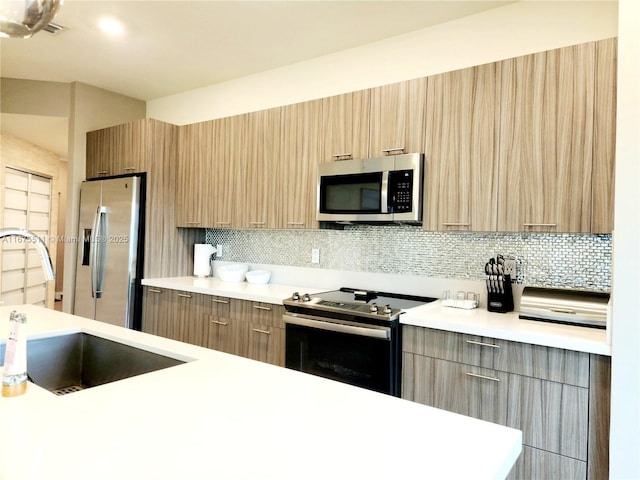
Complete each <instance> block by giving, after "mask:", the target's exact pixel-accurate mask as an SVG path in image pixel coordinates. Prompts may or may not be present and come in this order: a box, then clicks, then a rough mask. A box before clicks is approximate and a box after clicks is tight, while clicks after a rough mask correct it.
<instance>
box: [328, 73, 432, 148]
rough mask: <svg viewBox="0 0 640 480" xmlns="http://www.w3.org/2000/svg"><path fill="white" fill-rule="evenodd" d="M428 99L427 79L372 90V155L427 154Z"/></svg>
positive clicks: (370, 133)
mask: <svg viewBox="0 0 640 480" xmlns="http://www.w3.org/2000/svg"><path fill="white" fill-rule="evenodd" d="M426 96H427V78H426V77H425V78H418V79H416V80H409V81H406V82H399V83H393V84H391V85H384V86H382V87H377V88H373V89H371V120H370V123H369V135H370V137H369V156H371V157H381V156H383V155H386V154H389V153H391V154H398V153H403V152H404V153H413V152H423V151H424V135H425V128H424V126H425V106H426ZM339 153H341V152H339Z"/></svg>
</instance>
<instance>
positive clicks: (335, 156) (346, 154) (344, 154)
mask: <svg viewBox="0 0 640 480" xmlns="http://www.w3.org/2000/svg"><path fill="white" fill-rule="evenodd" d="M351 155H352V154H351V153H336V154H335V155H331V158H336V159H337V158H342V157H347V158H351Z"/></svg>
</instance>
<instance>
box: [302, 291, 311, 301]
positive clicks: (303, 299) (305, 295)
mask: <svg viewBox="0 0 640 480" xmlns="http://www.w3.org/2000/svg"><path fill="white" fill-rule="evenodd" d="M302 301H303V302H310V301H311V296H310V295H309V294H308V293H305V294H304V295H303V296H302Z"/></svg>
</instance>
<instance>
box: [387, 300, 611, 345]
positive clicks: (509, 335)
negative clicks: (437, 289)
mask: <svg viewBox="0 0 640 480" xmlns="http://www.w3.org/2000/svg"><path fill="white" fill-rule="evenodd" d="M400 322H401V323H402V324H405V325H415V326H418V327H428V328H437V329H439V330H449V331H453V332H459V333H468V334H471V335H481V336H485V337H492V338H500V339H503V340H513V341H516V342H524V343H532V344H534V345H543V346H547V347H557V348H564V349H568V350H576V351H579V352H587V353H596V354H600V355H608V356H610V355H611V345H609V344H608V343H607V333H606V331H605V330H601V329H597V328H589V327H580V326H575V325H561V324H558V323H551V322H541V321H533V320H522V319H520V318H518V312H509V313H494V312H489V311H488V310H487V309H486V308H482V307H480V308H475V309H473V310H463V309H460V308H453V307H445V306H443V305H442V302H441V301H440V300H438V301H436V302H433V303H429V304H427V305H422V306H420V307H415V308H411V309H408V310H407V311H406V312H405V313H404V314H403V315H402V316H401V317H400Z"/></svg>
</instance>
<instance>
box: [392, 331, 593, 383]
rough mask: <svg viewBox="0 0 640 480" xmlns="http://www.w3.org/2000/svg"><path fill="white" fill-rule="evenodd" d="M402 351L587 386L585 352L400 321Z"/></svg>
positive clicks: (586, 358) (587, 362)
mask: <svg viewBox="0 0 640 480" xmlns="http://www.w3.org/2000/svg"><path fill="white" fill-rule="evenodd" d="M402 335H403V347H402V349H403V351H406V352H411V353H417V354H419V355H426V356H430V357H434V358H441V359H444V360H450V361H452V362H459V363H464V364H467V365H474V366H478V367H483V368H489V369H493V370H499V371H503V372H509V373H516V374H519V375H526V376H530V377H536V378H541V379H544V380H551V381H554V382H560V383H566V384H570V385H576V386H580V387H588V386H589V362H590V359H589V354H588V353H584V352H576V351H574V350H565V349H561V348H553V347H545V346H542V345H533V344H529V343H523V342H512V341H509V340H502V339H496V338H491V337H481V336H478V335H467V334H462V333H457V332H450V331H447V330H437V329H430V328H422V327H414V326H411V325H403V327H402Z"/></svg>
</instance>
